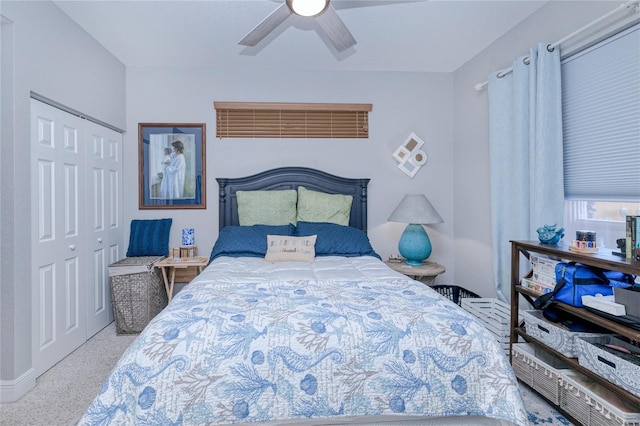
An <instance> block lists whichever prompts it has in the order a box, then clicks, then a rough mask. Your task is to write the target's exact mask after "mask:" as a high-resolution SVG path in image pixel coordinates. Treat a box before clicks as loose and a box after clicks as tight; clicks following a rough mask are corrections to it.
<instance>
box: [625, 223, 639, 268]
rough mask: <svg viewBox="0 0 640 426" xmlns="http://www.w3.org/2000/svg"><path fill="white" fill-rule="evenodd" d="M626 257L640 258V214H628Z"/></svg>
mask: <svg viewBox="0 0 640 426" xmlns="http://www.w3.org/2000/svg"><path fill="white" fill-rule="evenodd" d="M626 230H627V232H626V250H625V253H626V257H627V259H635V260H640V216H627V220H626Z"/></svg>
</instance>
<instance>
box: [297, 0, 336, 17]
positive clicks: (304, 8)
mask: <svg viewBox="0 0 640 426" xmlns="http://www.w3.org/2000/svg"><path fill="white" fill-rule="evenodd" d="M287 5H288V6H289V9H291V11H292V12H293V13H295V14H296V15H300V16H317V15H319V14H321V13H322V12H323V11H324V10H325V9H326V8H327V6H328V5H329V0H287Z"/></svg>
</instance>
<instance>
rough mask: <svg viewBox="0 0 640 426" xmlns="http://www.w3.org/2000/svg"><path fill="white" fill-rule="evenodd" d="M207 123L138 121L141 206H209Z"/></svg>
mask: <svg viewBox="0 0 640 426" xmlns="http://www.w3.org/2000/svg"><path fill="white" fill-rule="evenodd" d="M205 126H206V125H205V124H204V123H195V124H194V123H191V124H159V123H139V124H138V173H139V174H138V185H139V188H138V194H139V205H138V207H139V208H140V209H206V208H207V202H206V193H207V192H206V187H205V185H206V178H205V164H206V157H205V149H206V148H205V146H206V143H205V142H206V127H205Z"/></svg>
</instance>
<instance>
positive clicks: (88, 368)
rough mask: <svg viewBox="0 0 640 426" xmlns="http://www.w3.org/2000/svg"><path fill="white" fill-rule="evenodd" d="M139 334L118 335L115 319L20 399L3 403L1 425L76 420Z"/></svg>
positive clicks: (64, 425) (45, 425)
mask: <svg viewBox="0 0 640 426" xmlns="http://www.w3.org/2000/svg"><path fill="white" fill-rule="evenodd" d="M136 337H137V335H131V336H116V327H115V322H112V323H111V324H110V325H108V326H107V327H106V328H104V329H103V330H102V331H100V332H99V333H98V334H96V335H95V336H93V337H92V338H91V339H89V340H88V341H87V342H86V343H85V344H84V345H82V346H80V347H79V348H78V349H76V350H75V351H74V352H73V353H71V354H70V355H69V356H67V357H66V358H64V359H63V360H62V361H60V362H59V363H58V364H56V365H55V366H54V367H53V368H51V369H50V370H48V371H47V372H46V373H44V374H43V375H42V376H40V377H39V378H38V379H37V380H36V387H35V388H33V389H32V390H31V391H30V392H29V393H27V394H26V395H25V396H23V397H22V398H21V399H20V400H19V401H16V402H12V403H8V404H0V425H3V426H4V425H7V426H9V425H10V426H27V425H29V426H68V425H74V424H76V422H77V421H78V420H80V417H81V416H82V414H83V413H84V411H85V410H86V409H87V407H88V406H89V404H90V403H91V401H93V399H94V398H95V397H96V395H98V391H99V390H100V387H101V386H102V382H103V381H104V379H105V378H106V377H107V376H108V375H109V373H110V372H111V369H112V368H113V366H114V365H115V364H116V362H117V361H118V359H119V358H120V356H121V355H122V353H123V352H124V351H125V350H126V349H127V347H129V345H130V344H131V342H133V340H134V339H135V338H136Z"/></svg>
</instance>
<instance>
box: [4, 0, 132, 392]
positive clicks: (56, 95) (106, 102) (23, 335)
mask: <svg viewBox="0 0 640 426" xmlns="http://www.w3.org/2000/svg"><path fill="white" fill-rule="evenodd" d="M0 7H1V9H0V14H1V15H2V17H3V19H2V37H3V39H2V43H1V46H2V69H3V71H6V70H7V69H11V70H12V72H13V78H6V76H5V75H4V74H3V78H2V80H1V83H2V86H1V88H0V89H1V90H0V92H1V94H2V113H3V114H2V118H1V125H2V141H1V151H2V157H0V158H1V161H2V164H1V168H0V169H1V171H0V176H1V177H2V197H0V211H1V217H2V220H3V222H4V225H3V227H2V245H1V249H2V254H1V256H0V278H1V281H0V282H1V286H0V318H1V322H0V358H1V359H2V363H0V391H1V392H0V397H2V399H3V400H4V397H5V396H6V395H8V394H11V393H12V392H14V391H16V390H17V391H18V392H19V391H20V389H23V387H24V385H25V383H27V382H29V383H33V382H32V381H33V380H34V379H35V378H30V377H29V371H30V369H31V353H32V351H31V338H30V336H31V329H32V323H31V303H32V301H31V296H32V295H31V281H30V277H31V266H30V263H31V262H30V261H31V247H30V240H31V213H30V212H31V209H32V206H31V205H30V197H29V195H28V194H29V191H30V188H31V180H30V167H29V165H30V158H31V151H30V134H31V128H30V101H29V99H30V94H31V92H36V93H38V94H40V95H42V96H45V97H47V98H50V99H53V100H55V101H57V102H59V103H60V104H63V105H66V106H68V107H70V108H73V109H75V110H77V111H81V112H83V113H85V114H87V115H89V116H92V117H95V118H96V119H99V120H101V121H103V122H106V123H109V124H111V125H112V126H115V127H119V128H124V126H125V115H126V113H125V98H124V94H125V92H124V90H125V69H124V65H123V64H122V63H121V62H119V61H118V60H116V59H115V58H114V57H113V56H112V55H111V54H110V53H109V52H108V51H106V50H105V49H104V48H103V47H102V46H100V45H99V44H98V43H97V42H96V41H95V40H94V39H93V38H92V37H90V36H89V35H88V34H87V33H86V32H84V31H83V30H81V29H80V28H79V27H78V26H77V25H76V24H75V23H74V22H73V21H71V20H70V19H69V17H67V15H65V14H63V13H62V12H61V11H60V9H58V7H56V6H55V5H54V4H53V3H51V2H49V1H45V2H40V1H15V2H14V1H5V0H3V1H2V2H0ZM7 224H8V226H7ZM27 385H28V384H27Z"/></svg>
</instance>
